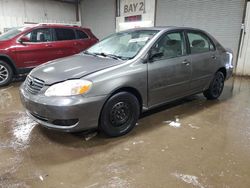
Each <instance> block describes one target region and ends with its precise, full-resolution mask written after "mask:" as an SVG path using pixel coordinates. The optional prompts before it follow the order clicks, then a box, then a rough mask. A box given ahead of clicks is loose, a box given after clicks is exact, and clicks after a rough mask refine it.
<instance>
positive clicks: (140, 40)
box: [128, 37, 149, 43]
mask: <svg viewBox="0 0 250 188" xmlns="http://www.w3.org/2000/svg"><path fill="white" fill-rule="evenodd" d="M148 38H149V37H141V38H135V39H130V40H129V41H128V42H129V43H133V42H146V41H147V40H148Z"/></svg>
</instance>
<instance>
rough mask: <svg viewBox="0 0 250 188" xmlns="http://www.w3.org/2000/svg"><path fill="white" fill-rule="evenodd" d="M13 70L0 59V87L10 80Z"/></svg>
mask: <svg viewBox="0 0 250 188" xmlns="http://www.w3.org/2000/svg"><path fill="white" fill-rule="evenodd" d="M12 77H13V71H12V69H11V67H10V66H9V65H8V64H7V63H6V62H4V61H0V87H1V86H6V85H8V84H9V83H10V82H11V81H12Z"/></svg>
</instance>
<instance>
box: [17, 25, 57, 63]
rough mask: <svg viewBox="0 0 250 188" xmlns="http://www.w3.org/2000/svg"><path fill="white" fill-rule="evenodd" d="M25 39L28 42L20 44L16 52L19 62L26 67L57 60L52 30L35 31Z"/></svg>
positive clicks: (40, 29)
mask: <svg viewBox="0 0 250 188" xmlns="http://www.w3.org/2000/svg"><path fill="white" fill-rule="evenodd" d="M25 37H26V38H27V42H24V43H22V44H21V43H19V44H18V45H17V46H16V50H15V53H16V55H17V58H18V60H19V62H22V64H24V66H25V67H35V66H37V65H40V64H42V63H45V62H47V61H49V60H52V59H55V58H56V55H55V54H56V49H55V48H54V46H53V41H52V32H51V29H49V28H38V29H34V30H33V31H31V32H29V33H27V34H26V35H25Z"/></svg>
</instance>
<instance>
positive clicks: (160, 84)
mask: <svg viewBox="0 0 250 188" xmlns="http://www.w3.org/2000/svg"><path fill="white" fill-rule="evenodd" d="M232 59H233V55H232V53H231V52H229V51H227V50H225V48H224V47H222V45H221V44H219V43H218V42H217V40H215V39H214V38H213V37H212V36H211V35H209V34H208V33H206V32H204V31H202V30H199V29H192V28H182V27H181V28H180V27H162V28H161V27H159V28H142V29H133V30H128V31H124V32H120V33H116V34H114V35H112V36H110V37H108V38H106V39H104V40H103V41H101V42H99V43H97V44H95V45H94V46H92V47H91V48H89V49H88V50H87V51H85V52H84V53H81V54H77V55H74V56H71V57H67V58H64V59H60V60H55V61H52V62H50V63H47V64H44V65H41V66H39V67H37V68H35V69H33V70H32V72H31V73H30V74H29V75H28V77H27V79H26V81H25V82H24V83H23V84H22V86H21V88H20V94H21V100H22V103H23V105H24V106H25V108H26V109H27V113H28V115H29V116H30V117H32V118H33V119H34V120H35V121H37V122H38V123H40V124H41V125H42V126H44V127H47V128H51V129H56V130H61V131H68V132H77V131H82V130H87V129H97V128H99V129H100V130H102V131H103V132H104V133H105V134H107V135H108V136H121V135H124V134H126V133H128V132H129V131H131V130H132V129H133V127H134V126H135V124H136V122H137V120H138V117H139V115H140V114H141V112H144V111H146V110H149V109H152V108H154V107H157V106H159V105H162V104H165V103H166V102H170V101H173V100H176V99H179V98H183V97H186V96H189V95H193V94H197V93H204V95H205V97H206V98H207V99H217V98H218V97H219V96H220V95H221V93H222V90H223V87H224V80H226V79H228V78H229V77H230V76H231V75H232V71H233V65H232Z"/></svg>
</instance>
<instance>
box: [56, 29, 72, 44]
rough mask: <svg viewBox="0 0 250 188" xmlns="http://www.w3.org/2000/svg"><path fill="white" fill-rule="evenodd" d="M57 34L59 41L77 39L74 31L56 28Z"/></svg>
mask: <svg viewBox="0 0 250 188" xmlns="http://www.w3.org/2000/svg"><path fill="white" fill-rule="evenodd" d="M55 33H56V40H57V41H63V40H75V39H76V36H75V32H74V30H73V29H64V28H56V29H55Z"/></svg>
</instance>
